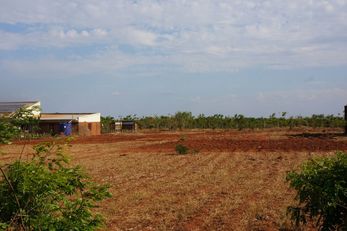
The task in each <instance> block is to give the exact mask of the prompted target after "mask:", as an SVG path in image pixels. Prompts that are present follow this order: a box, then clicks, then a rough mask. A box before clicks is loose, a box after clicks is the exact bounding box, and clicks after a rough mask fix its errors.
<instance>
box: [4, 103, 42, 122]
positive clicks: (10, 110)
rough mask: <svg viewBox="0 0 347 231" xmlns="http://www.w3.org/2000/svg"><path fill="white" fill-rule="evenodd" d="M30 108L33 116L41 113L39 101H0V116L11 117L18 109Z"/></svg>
mask: <svg viewBox="0 0 347 231" xmlns="http://www.w3.org/2000/svg"><path fill="white" fill-rule="evenodd" d="M20 109H24V110H25V109H27V110H31V113H32V114H33V116H34V117H36V118H38V117H39V116H40V113H41V103H40V101H20V102H0V117H11V116H13V115H14V114H15V113H16V112H17V111H18V110H20Z"/></svg>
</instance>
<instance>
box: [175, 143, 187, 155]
mask: <svg viewBox="0 0 347 231" xmlns="http://www.w3.org/2000/svg"><path fill="white" fill-rule="evenodd" d="M188 150H189V149H188V147H186V146H184V145H182V144H177V145H176V153H177V154H180V155H185V154H187V153H188Z"/></svg>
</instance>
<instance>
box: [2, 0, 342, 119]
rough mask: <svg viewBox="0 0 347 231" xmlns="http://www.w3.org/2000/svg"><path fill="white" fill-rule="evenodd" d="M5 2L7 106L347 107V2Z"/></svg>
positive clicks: (113, 111) (147, 110) (120, 109)
mask: <svg viewBox="0 0 347 231" xmlns="http://www.w3.org/2000/svg"><path fill="white" fill-rule="evenodd" d="M0 3H1V7H0V101H14V100H35V99H38V100H40V101H41V103H42V107H43V110H44V111H46V112H57V111H59V112H90V111H92V112H94V111H95V112H101V113H102V114H103V115H112V116H118V115H128V114H137V115H154V114H157V115H161V114H169V113H171V114H172V113H175V112H176V111H192V112H193V113H194V114H199V113H205V114H216V113H221V114H226V115H233V114H236V113H238V114H240V113H241V114H245V115H250V116H268V115H270V114H272V113H273V112H277V113H278V112H283V111H286V112H288V113H289V115H310V114H318V113H324V114H338V113H342V112H343V105H345V104H347V0H291V1H283V0H228V1H227V0H143V1H142V0H94V1H92V0H59V1H49V0H31V1H27V0H0Z"/></svg>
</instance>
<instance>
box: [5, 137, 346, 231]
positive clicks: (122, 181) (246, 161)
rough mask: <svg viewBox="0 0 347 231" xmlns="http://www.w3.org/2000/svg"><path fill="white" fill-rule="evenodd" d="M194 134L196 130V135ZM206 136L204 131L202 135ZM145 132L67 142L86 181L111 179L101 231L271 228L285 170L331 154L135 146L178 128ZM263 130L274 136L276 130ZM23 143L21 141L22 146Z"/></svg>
mask: <svg viewBox="0 0 347 231" xmlns="http://www.w3.org/2000/svg"><path fill="white" fill-rule="evenodd" d="M190 135H191V134H190ZM202 135H203V134H202V133H201V132H199V133H197V136H199V139H200V138H201V137H200V136H202ZM224 135H225V134H224ZM262 135H263V134H262ZM262 135H261V136H260V137H262ZM127 136H129V135H127ZM191 136H192V137H194V135H191ZM213 136H214V135H213V133H209V134H208V136H206V139H207V140H208V138H209V137H213ZM215 136H218V137H219V138H220V139H222V138H223V137H220V136H221V134H219V133H216V134H215ZM245 136H249V133H246V135H245ZM265 136H266V134H265ZM129 137H131V135H130V136H129ZM145 137H146V134H145V135H144V139H139V140H130V141H126V140H125V141H124V140H123V141H122V142H116V143H103V144H102V143H99V144H97V143H96V144H74V145H73V146H72V148H71V150H70V153H71V157H72V159H73V163H74V164H80V165H82V166H83V167H84V168H85V169H86V171H87V172H88V173H89V174H90V175H91V176H92V178H93V179H94V180H96V181H98V182H100V183H108V184H110V185H111V188H110V191H111V193H112V194H113V197H112V198H111V199H108V200H107V201H104V202H102V203H101V204H100V208H99V209H98V211H99V212H101V213H102V214H103V215H104V216H105V217H106V220H107V224H106V227H105V230H278V229H279V228H281V226H282V225H283V224H285V223H286V222H287V221H288V220H287V218H286V217H285V213H286V211H285V210H286V206H288V205H289V204H291V203H292V202H293V197H294V195H295V193H294V192H293V191H291V190H289V189H288V184H287V183H286V182H285V176H286V172H287V171H289V170H293V169H295V168H297V167H298V166H299V165H300V164H301V163H302V162H303V161H304V160H307V159H308V158H311V157H312V155H330V154H332V153H333V151H330V152H315V153H310V152H306V151H305V152H301V151H300V152H297V151H288V152H284V151H274V152H265V151H261V152H257V151H256V150H254V151H247V152H245V151H228V150H221V151H204V150H201V151H200V152H199V153H196V154H188V155H175V150H174V149H172V151H163V150H152V149H151V150H146V149H145V150H144V151H141V147H144V146H147V145H153V144H160V143H161V142H162V141H163V140H165V142H166V141H172V140H174V139H177V137H179V135H178V136H172V137H171V138H170V137H165V138H164V137H163V139H161V138H160V136H156V137H157V138H153V137H151V138H149V139H145ZM192 137H189V136H188V138H187V139H190V138H192ZM267 137H268V138H267V139H271V137H274V139H278V135H277V133H276V134H272V135H270V136H267ZM269 137H270V138H269ZM244 138H245V137H244V136H240V139H244ZM259 139H261V138H259ZM343 142H346V141H343ZM21 148H22V146H21V145H11V146H6V147H2V149H3V151H4V152H6V153H8V154H6V155H5V156H3V157H1V159H2V162H7V161H10V160H11V159H13V158H16V157H18V155H17V154H16V153H18V152H20V151H21ZM29 150H30V147H29V146H28V147H26V150H25V152H29Z"/></svg>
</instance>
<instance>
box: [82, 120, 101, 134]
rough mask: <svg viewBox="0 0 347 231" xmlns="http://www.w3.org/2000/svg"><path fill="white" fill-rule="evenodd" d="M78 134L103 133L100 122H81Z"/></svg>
mask: <svg viewBox="0 0 347 231" xmlns="http://www.w3.org/2000/svg"><path fill="white" fill-rule="evenodd" d="M78 134H79V135H80V136H95V135H100V134H101V125H100V122H79V123H78Z"/></svg>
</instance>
